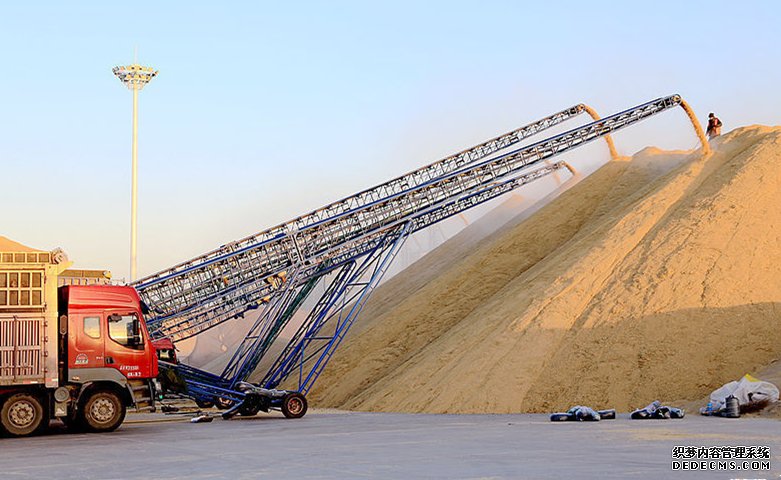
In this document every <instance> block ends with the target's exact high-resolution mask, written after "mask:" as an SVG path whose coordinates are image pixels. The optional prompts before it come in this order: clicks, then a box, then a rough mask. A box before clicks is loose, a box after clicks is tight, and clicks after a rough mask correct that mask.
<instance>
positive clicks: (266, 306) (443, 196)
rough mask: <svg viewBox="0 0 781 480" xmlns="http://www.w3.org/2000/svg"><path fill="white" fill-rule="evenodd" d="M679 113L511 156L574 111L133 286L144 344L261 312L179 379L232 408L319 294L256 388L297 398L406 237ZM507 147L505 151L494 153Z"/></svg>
mask: <svg viewBox="0 0 781 480" xmlns="http://www.w3.org/2000/svg"><path fill="white" fill-rule="evenodd" d="M679 105H681V106H683V107H684V108H685V109H686V108H687V107H686V105H685V102H683V100H682V99H681V97H680V96H679V95H671V96H667V97H662V98H658V99H656V100H653V101H650V102H647V103H644V104H642V105H638V106H636V107H634V108H631V109H629V110H626V111H623V112H620V113H617V114H615V115H611V116H609V117H605V118H603V119H598V120H595V121H593V122H591V123H588V124H586V125H583V126H581V127H577V128H574V129H572V130H569V131H567V132H564V133H561V134H558V135H555V136H552V137H550V138H547V139H545V140H541V141H538V142H536V143H532V144H529V145H526V146H520V145H519V144H520V143H521V142H522V141H523V140H524V139H525V138H528V137H529V136H531V135H534V134H536V133H539V132H541V131H543V130H546V129H548V128H550V127H552V126H554V125H557V124H559V123H561V122H563V121H565V120H567V119H569V118H572V117H574V116H575V115H578V114H580V113H582V112H584V111H585V109H586V108H587V107H585V106H584V105H578V106H575V107H572V108H569V109H567V110H563V111H561V112H558V113H556V114H554V115H551V116H549V117H546V118H544V119H542V120H539V121H538V122H535V123H532V124H530V125H527V126H525V127H523V128H520V129H517V130H514V131H512V132H509V133H507V134H505V135H502V136H500V137H497V138H494V139H492V140H489V141H487V142H484V143H482V144H480V145H477V146H475V147H473V148H471V149H468V150H465V151H463V152H461V153H459V154H456V155H453V156H450V157H447V158H446V159H444V160H441V161H439V162H436V163H433V164H431V165H428V166H426V167H423V168H421V169H419V170H416V171H414V172H411V173H409V174H407V175H404V176H401V177H398V178H396V179H393V180H391V181H389V182H387V183H384V184H382V185H379V186H377V187H374V188H372V189H369V190H365V191H363V192H360V193H358V194H356V195H353V196H351V197H348V198H345V199H343V200H340V201H338V202H335V203H333V204H331V205H328V206H326V207H324V208H322V209H320V210H316V211H314V212H311V213H309V214H307V215H304V216H302V217H299V218H297V219H295V220H292V221H290V222H288V223H285V224H282V225H278V226H276V227H274V228H271V229H269V230H266V231H264V232H261V233H259V234H257V235H253V236H251V237H247V238H245V239H243V240H240V241H237V242H234V243H231V244H228V245H225V246H223V247H221V248H219V249H217V250H215V251H213V252H210V253H207V254H205V255H202V256H200V257H197V258H195V259H193V260H190V261H188V262H185V263H182V264H180V265H177V266H175V267H173V268H171V269H169V270H165V271H163V272H160V273H157V274H155V275H152V276H150V277H147V278H144V279H141V280H139V281H137V282H135V283H134V284H133V286H134V287H135V288H136V289H137V290H138V292H139V294H140V295H141V298H142V299H143V300H144V302H145V303H146V304H147V306H148V307H150V310H151V312H150V314H149V316H148V318H147V321H148V323H149V326H150V330H151V331H152V332H153V333H152V335H153V336H155V337H158V338H160V337H170V338H171V339H172V340H174V341H179V340H182V339H185V338H189V337H191V336H194V335H197V334H199V333H201V332H203V331H205V330H207V329H209V328H212V327H214V326H216V325H219V324H220V323H222V322H225V321H226V320H230V319H232V318H236V317H239V316H242V315H243V313H244V312H246V311H247V310H249V309H253V308H259V307H262V308H263V310H262V312H261V314H260V316H259V317H258V319H257V320H256V321H255V323H254V325H253V326H252V327H251V328H250V331H249V333H248V334H247V336H246V338H245V339H244V341H243V342H242V344H241V345H240V346H239V348H238V349H237V351H236V352H235V353H234V355H233V358H232V359H231V361H230V362H229V364H228V366H227V367H226V368H225V370H224V371H223V372H222V374H221V375H215V374H212V373H209V372H204V371H201V370H198V369H194V368H192V367H188V366H186V365H181V366H179V367H178V372H179V374H180V375H181V376H182V377H184V378H185V380H186V382H187V386H188V394H189V395H190V396H192V397H194V398H196V399H201V400H204V401H206V400H209V399H210V400H212V401H213V400H215V399H216V400H219V399H220V398H225V399H228V400H231V401H235V402H238V401H241V398H242V395H243V394H242V393H241V392H238V391H237V389H239V390H240V388H239V387H241V388H245V389H246V388H249V387H248V386H247V384H245V383H243V382H244V381H245V380H246V379H247V378H249V375H250V374H251V373H252V372H253V371H254V370H255V369H256V367H257V366H258V364H259V363H260V361H261V359H262V358H263V357H264V355H265V353H266V352H267V351H268V348H269V346H270V344H271V343H272V342H273V341H274V340H276V339H277V337H278V335H279V332H280V331H281V329H282V328H284V327H285V326H286V325H287V322H288V321H289V320H290V319H291V318H292V316H293V314H294V313H295V312H296V311H297V310H298V309H299V308H300V307H301V305H302V303H303V302H304V300H305V299H306V298H307V297H308V296H309V295H310V293H312V291H313V288H314V286H315V285H316V284H317V283H318V282H320V281H323V282H325V286H326V288H324V291H323V293H322V295H321V296H320V298H319V300H318V301H317V302H316V304H315V306H314V307H313V308H312V309H311V311H310V312H309V313H308V315H307V317H306V319H305V320H304V321H303V323H302V324H301V326H300V327H299V329H298V331H297V332H296V333H295V334H294V336H293V337H292V338H291V339H290V341H289V342H288V343H287V345H286V346H285V347H284V349H283V351H282V353H281V354H280V355H279V356H278V358H276V360H275V361H274V362H273V364H272V366H271V367H270V369H269V370H268V371H267V372H265V376H264V377H263V381H262V382H261V384H260V386H261V387H263V388H265V389H274V388H276V387H277V386H279V385H280V384H283V383H284V384H285V385H292V384H295V385H296V387H295V391H297V392H301V393H304V394H305V393H307V392H308V391H309V389H310V388H311V387H312V385H313V383H314V382H315V381H316V379H317V378H318V376H319V375H320V373H321V372H322V370H323V368H324V367H325V365H326V364H327V363H328V360H329V359H330V358H331V355H332V354H333V352H334V351H335V350H336V348H337V347H338V346H339V343H340V342H341V341H342V339H343V338H344V335H345V334H346V332H347V330H348V329H349V328H350V325H351V324H352V322H353V321H354V320H355V318H356V317H357V316H358V314H359V313H360V311H361V308H362V307H363V305H364V304H365V302H366V299H367V298H368V296H369V294H370V293H371V291H372V290H373V289H374V288H375V287H376V286H377V284H378V283H379V280H380V279H381V278H382V275H383V274H384V273H385V271H386V270H387V268H388V265H389V264H390V263H391V262H392V261H393V259H394V258H395V256H396V253H397V252H398V250H399V249H400V248H401V246H402V244H403V242H404V240H405V239H406V238H407V237H408V236H409V235H410V234H412V233H414V232H416V231H419V230H421V229H423V228H426V227H428V226H430V225H433V224H435V223H437V222H439V221H441V220H443V219H445V218H448V217H450V216H453V215H456V214H458V213H461V212H463V211H465V210H468V209H470V208H472V207H474V206H476V205H479V204H482V203H484V202H487V201H489V200H492V199H494V198H497V197H499V196H501V195H503V194H505V193H507V192H510V191H512V190H514V189H516V188H519V187H520V186H522V185H525V184H527V183H529V182H531V181H533V180H535V179H538V178H540V177H542V176H545V175H547V174H549V173H552V172H555V171H557V170H559V169H561V168H569V167H568V166H567V165H566V164H565V163H564V162H547V160H550V159H552V158H553V157H555V156H556V155H559V154H561V153H564V152H567V151H569V150H572V149H574V148H576V147H578V146H581V145H584V144H586V143H588V142H591V141H593V140H596V139H599V138H604V137H607V136H608V135H609V134H610V133H612V132H615V131H617V130H620V129H622V128H625V127H628V126H630V125H633V124H635V123H637V122H639V121H641V120H643V119H645V118H648V117H650V116H653V115H655V114H657V113H660V112H663V111H665V110H668V109H670V108H674V107H676V106H679ZM509 147H515V149H514V150H511V151H509V152H507V153H501V152H502V151H507V150H508V149H509ZM261 373H264V372H261ZM267 391H268V390H267Z"/></svg>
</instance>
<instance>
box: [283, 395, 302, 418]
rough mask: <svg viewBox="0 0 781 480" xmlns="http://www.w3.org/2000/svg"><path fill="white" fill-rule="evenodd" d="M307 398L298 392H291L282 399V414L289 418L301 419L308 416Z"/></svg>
mask: <svg viewBox="0 0 781 480" xmlns="http://www.w3.org/2000/svg"><path fill="white" fill-rule="evenodd" d="M306 409H307V403H306V397H304V396H303V395H301V394H300V393H298V392H290V393H288V394H287V395H285V398H283V399H282V413H283V414H284V415H285V417H287V418H301V417H303V416H304V415H306Z"/></svg>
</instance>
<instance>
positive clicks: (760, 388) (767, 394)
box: [710, 374, 778, 412]
mask: <svg viewBox="0 0 781 480" xmlns="http://www.w3.org/2000/svg"><path fill="white" fill-rule="evenodd" d="M730 395H733V396H735V397H736V398H737V399H738V402H740V408H741V410H743V411H745V410H751V409H752V406H753V407H756V408H757V409H761V408H764V407H766V406H768V405H770V404H772V403H775V402H777V401H778V387H776V386H775V385H773V384H772V383H770V382H765V381H762V380H759V379H757V378H754V377H752V376H751V375H749V374H745V375H744V376H743V378H741V379H740V380H739V381H737V382H729V383H727V384H725V385H723V386H722V387H720V388H717V389H716V390H714V391H713V393H711V394H710V401H711V403H712V404H713V410H714V411H716V412H718V411H720V410H723V409H724V407H725V403H726V400H727V397H729V396H730Z"/></svg>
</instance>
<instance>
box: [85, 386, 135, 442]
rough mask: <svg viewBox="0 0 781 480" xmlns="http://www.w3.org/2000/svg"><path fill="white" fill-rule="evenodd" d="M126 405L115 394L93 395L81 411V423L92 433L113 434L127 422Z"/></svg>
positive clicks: (100, 393) (100, 391)
mask: <svg viewBox="0 0 781 480" xmlns="http://www.w3.org/2000/svg"><path fill="white" fill-rule="evenodd" d="M125 413H126V409H125V404H124V403H123V402H122V399H121V398H119V395H117V394H116V393H114V392H111V391H108V390H98V391H97V392H94V393H92V394H91V395H90V396H89V398H88V399H87V401H86V402H85V403H84V408H82V410H81V423H82V424H83V425H84V427H86V428H87V429H88V430H90V431H92V432H112V431H114V430H116V429H117V427H119V426H120V425H121V424H122V422H123V421H124V420H125Z"/></svg>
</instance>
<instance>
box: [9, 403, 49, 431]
mask: <svg viewBox="0 0 781 480" xmlns="http://www.w3.org/2000/svg"><path fill="white" fill-rule="evenodd" d="M48 423H49V422H48V421H44V418H43V405H42V404H41V400H40V399H39V398H38V397H36V396H34V395H30V394H29V393H17V394H16V395H11V396H10V397H8V398H7V399H6V400H5V402H4V403H3V408H2V409H1V410H0V425H2V427H3V430H4V431H5V432H7V433H8V434H9V435H11V436H14V437H23V436H25V435H30V434H32V433H35V432H36V431H39V430H43V429H44V428H45V427H46V426H47V425H48Z"/></svg>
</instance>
